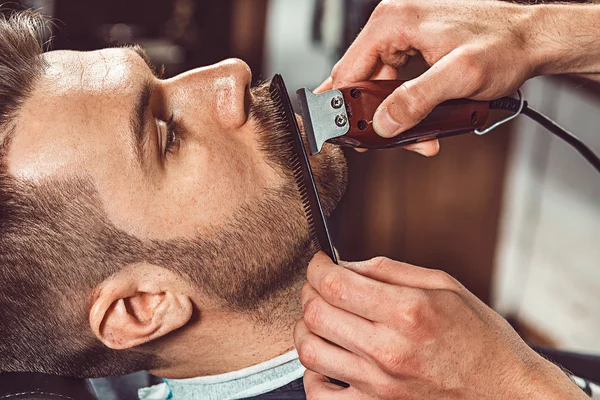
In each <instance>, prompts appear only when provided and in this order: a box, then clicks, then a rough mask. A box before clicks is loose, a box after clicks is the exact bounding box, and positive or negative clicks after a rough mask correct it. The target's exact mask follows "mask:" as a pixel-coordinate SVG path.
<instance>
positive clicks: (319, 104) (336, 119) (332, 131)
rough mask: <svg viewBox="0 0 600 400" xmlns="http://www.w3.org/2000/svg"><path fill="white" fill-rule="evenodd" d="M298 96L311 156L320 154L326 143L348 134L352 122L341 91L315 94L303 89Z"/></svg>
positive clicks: (297, 93)
mask: <svg viewBox="0 0 600 400" xmlns="http://www.w3.org/2000/svg"><path fill="white" fill-rule="evenodd" d="M296 96H297V98H298V104H299V105H300V115H302V120H303V121H304V130H305V131H306V140H307V141H308V149H309V150H310V155H311V156H312V155H315V154H317V153H319V152H320V151H321V148H322V147H323V143H325V142H326V141H328V140H330V139H334V138H337V137H340V136H344V135H345V134H346V133H348V131H349V130H350V121H349V116H348V112H347V111H346V105H345V101H344V95H343V94H342V92H341V91H339V90H328V91H326V92H323V93H317V94H315V93H313V92H311V91H310V90H308V89H307V88H301V89H298V90H297V91H296Z"/></svg>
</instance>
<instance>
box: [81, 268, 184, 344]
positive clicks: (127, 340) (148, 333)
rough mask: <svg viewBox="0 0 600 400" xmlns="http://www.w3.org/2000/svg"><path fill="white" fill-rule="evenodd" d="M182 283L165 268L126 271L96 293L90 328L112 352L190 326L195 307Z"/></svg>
mask: <svg viewBox="0 0 600 400" xmlns="http://www.w3.org/2000/svg"><path fill="white" fill-rule="evenodd" d="M187 287H188V286H187V285H186V284H185V283H184V282H183V279H182V278H181V277H180V276H179V275H177V274H175V273H173V272H171V271H169V270H167V269H165V268H162V267H158V266H155V265H151V264H146V263H140V264H135V265H130V266H127V267H125V268H123V269H122V270H121V271H120V272H119V273H118V274H117V275H114V276H112V277H110V278H109V279H107V280H106V281H104V282H102V283H101V284H100V285H99V286H98V287H97V288H96V291H95V295H94V298H93V304H92V308H91V310H90V327H91V328H92V331H93V332H94V334H95V335H96V337H97V338H98V339H100V341H101V342H102V343H104V345H106V346H107V347H109V348H111V349H117V350H124V349H129V348H132V347H135V346H138V345H140V344H143V343H147V342H149V341H151V340H154V339H157V338H159V337H161V336H164V335H166V334H168V333H169V332H172V331H174V330H176V329H179V328H180V327H182V326H183V325H185V324H187V323H188V321H189V320H190V319H191V317H192V312H193V305H192V304H193V303H192V301H191V299H190V298H189V297H188V296H187V295H186V294H184V293H183V292H185V291H186V288H187Z"/></svg>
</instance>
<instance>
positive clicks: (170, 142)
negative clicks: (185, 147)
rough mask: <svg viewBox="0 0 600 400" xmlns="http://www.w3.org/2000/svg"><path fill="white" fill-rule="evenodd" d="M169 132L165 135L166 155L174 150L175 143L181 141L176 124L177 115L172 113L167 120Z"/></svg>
mask: <svg viewBox="0 0 600 400" xmlns="http://www.w3.org/2000/svg"><path fill="white" fill-rule="evenodd" d="M165 125H166V128H167V133H166V135H165V156H166V155H168V154H169V153H171V152H172V151H173V149H174V148H175V145H176V144H177V142H178V141H179V138H178V137H177V131H176V128H177V125H176V124H175V115H174V114H171V116H170V117H169V119H168V120H167V121H165Z"/></svg>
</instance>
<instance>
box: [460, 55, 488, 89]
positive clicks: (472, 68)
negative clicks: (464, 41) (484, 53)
mask: <svg viewBox="0 0 600 400" xmlns="http://www.w3.org/2000/svg"><path fill="white" fill-rule="evenodd" d="M458 64H459V65H460V67H461V69H462V70H463V72H464V73H463V76H464V77H466V78H468V80H469V81H471V82H472V83H473V84H474V85H477V86H478V85H480V84H481V83H483V81H484V79H485V77H486V75H487V73H486V71H485V68H484V67H485V66H484V64H483V63H482V60H481V56H480V55H479V54H478V53H477V52H475V51H472V50H463V51H461V52H460V53H459V55H458Z"/></svg>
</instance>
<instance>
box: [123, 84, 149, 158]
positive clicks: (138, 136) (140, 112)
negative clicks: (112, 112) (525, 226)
mask: <svg viewBox="0 0 600 400" xmlns="http://www.w3.org/2000/svg"><path fill="white" fill-rule="evenodd" d="M151 94H152V83H151V82H150V81H149V80H146V81H145V82H144V84H143V85H142V89H141V90H140V91H139V93H138V95H137V98H136V101H135V104H134V106H133V112H132V113H131V117H130V120H129V125H130V129H131V132H132V134H133V137H134V138H135V152H136V155H137V158H138V160H139V162H140V165H142V161H143V154H144V151H143V149H144V143H145V142H146V136H147V135H148V130H147V129H145V128H146V127H145V125H146V124H145V120H146V119H145V116H146V110H147V109H148V106H149V105H150V95H151Z"/></svg>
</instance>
